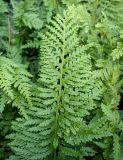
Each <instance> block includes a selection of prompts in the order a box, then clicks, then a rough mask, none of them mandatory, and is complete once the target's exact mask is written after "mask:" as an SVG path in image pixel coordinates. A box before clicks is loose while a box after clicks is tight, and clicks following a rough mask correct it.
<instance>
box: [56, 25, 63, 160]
mask: <svg viewBox="0 0 123 160" xmlns="http://www.w3.org/2000/svg"><path fill="white" fill-rule="evenodd" d="M65 30H66V29H65V23H64V27H63V45H62V55H61V67H60V71H61V73H60V84H59V93H58V99H57V108H56V119H55V138H56V137H57V131H58V117H59V111H60V108H61V94H62V85H63V83H62V79H63V66H64V55H65ZM57 148H58V146H57ZM57 148H56V149H55V151H54V160H55V159H56V152H57Z"/></svg>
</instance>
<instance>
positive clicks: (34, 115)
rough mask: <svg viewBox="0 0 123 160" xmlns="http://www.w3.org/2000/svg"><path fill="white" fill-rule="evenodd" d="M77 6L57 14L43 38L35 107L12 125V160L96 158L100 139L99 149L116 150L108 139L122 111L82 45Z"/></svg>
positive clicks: (27, 110) (112, 133) (10, 136)
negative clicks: (116, 106)
mask: <svg viewBox="0 0 123 160" xmlns="http://www.w3.org/2000/svg"><path fill="white" fill-rule="evenodd" d="M73 10H74V7H70V8H69V9H68V10H67V11H65V12H64V14H63V16H61V15H57V16H56V17H54V19H53V20H52V21H51V23H50V25H48V26H47V31H46V33H45V34H43V35H42V37H41V38H42V42H41V56H40V73H39V80H38V87H37V86H35V87H34V88H33V90H32V91H33V94H32V103H33V107H31V108H28V109H26V114H27V115H28V119H25V118H18V119H17V120H16V122H14V123H13V129H14V131H15V133H13V134H11V135H9V138H10V139H12V140H13V141H12V142H11V143H10V146H11V149H12V150H13V151H14V153H15V155H12V156H10V158H9V159H10V160H14V159H18V160H20V159H23V160H30V159H32V160H39V159H40V160H41V159H42V160H43V159H45V160H48V159H54V160H55V159H73V160H77V159H84V158H86V157H88V156H90V157H95V156H96V155H97V150H96V149H97V148H96V149H95V147H94V145H93V144H94V143H96V144H97V140H98V141H102V144H101V145H99V144H98V147H99V148H100V149H102V150H103V152H105V151H106V150H107V149H109V150H110V151H109V153H110V152H111V153H112V150H111V149H110V148H108V147H109V146H108V145H106V142H105V141H107V143H108V144H110V139H111V138H112V137H113V136H114V132H115V131H116V128H117V125H118V124H119V121H120V120H119V117H118V116H119V114H118V112H117V110H116V109H113V108H111V109H110V108H109V106H108V103H106V102H107V101H106V99H105V98H103V96H104V94H105V91H107V88H106V87H105V86H104V84H103V83H102V81H101V79H100V77H97V75H96V73H97V72H98V71H97V72H95V71H93V70H92V64H91V58H90V56H89V55H88V54H87V53H86V47H84V46H83V47H80V46H79V42H80V40H79V38H78V36H77V32H78V29H79V26H78V23H77V21H76V19H75V18H74V17H75V16H76V12H73ZM107 92H108V91H107ZM111 96H112V95H111ZM111 98H112V97H111ZM111 100H112V99H111ZM99 101H103V102H102V104H101V103H99ZM112 104H114V103H113V102H112ZM114 105H115V104H114ZM112 114H113V115H114V116H113V115H112ZM107 157H111V154H110V156H109V155H107Z"/></svg>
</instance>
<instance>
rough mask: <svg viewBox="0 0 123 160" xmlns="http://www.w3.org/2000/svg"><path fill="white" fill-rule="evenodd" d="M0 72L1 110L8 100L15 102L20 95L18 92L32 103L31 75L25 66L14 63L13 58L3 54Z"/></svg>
mask: <svg viewBox="0 0 123 160" xmlns="http://www.w3.org/2000/svg"><path fill="white" fill-rule="evenodd" d="M0 72H1V75H0V89H1V93H2V94H3V95H2V94H1V108H0V110H1V112H2V111H3V109H4V106H5V104H6V102H7V103H10V102H14V100H15V99H16V98H17V97H18V96H16V95H17V94H18V93H19V94H20V95H21V96H23V98H24V99H25V100H26V101H27V103H28V104H29V105H31V98H30V96H31V84H30V82H29V77H31V75H30V74H29V73H28V72H27V71H25V70H24V67H23V66H22V65H18V64H16V63H14V62H13V61H12V60H11V59H8V58H5V57H3V56H1V57H0ZM17 90H18V93H17ZM7 97H8V98H7ZM20 104H21V103H20ZM20 104H19V105H20Z"/></svg>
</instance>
